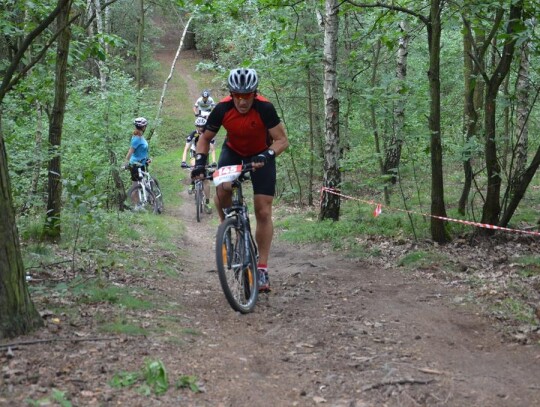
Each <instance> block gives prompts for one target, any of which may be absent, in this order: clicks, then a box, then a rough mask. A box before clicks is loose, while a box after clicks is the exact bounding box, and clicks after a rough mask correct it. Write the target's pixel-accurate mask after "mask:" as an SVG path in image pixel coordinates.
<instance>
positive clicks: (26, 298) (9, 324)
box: [0, 111, 43, 339]
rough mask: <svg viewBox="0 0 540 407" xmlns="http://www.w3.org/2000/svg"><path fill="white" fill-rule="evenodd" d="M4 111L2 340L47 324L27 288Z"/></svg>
mask: <svg viewBox="0 0 540 407" xmlns="http://www.w3.org/2000/svg"><path fill="white" fill-rule="evenodd" d="M1 115H2V113H1V111H0V253H1V255H0V339H4V338H12V337H15V336H19V335H23V334H25V333H28V332H30V331H32V330H34V329H36V328H38V327H40V326H41V325H43V321H42V320H41V317H40V316H39V314H38V312H37V311H36V309H35V307H34V304H33V303H32V300H31V299H30V294H29V292H28V286H27V284H26V275H25V271H24V266H23V262H22V256H21V247H20V243H19V234H18V232H17V225H16V223H15V212H14V210H13V205H12V202H13V201H12V196H11V187H10V181H9V172H8V165H7V155H6V148H5V145H4V137H3V135H2V128H1V122H2V117H1Z"/></svg>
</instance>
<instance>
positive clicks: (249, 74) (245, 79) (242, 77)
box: [228, 68, 259, 93]
mask: <svg viewBox="0 0 540 407" xmlns="http://www.w3.org/2000/svg"><path fill="white" fill-rule="evenodd" d="M228 83H229V90H230V91H231V92H234V93H251V92H255V91H256V90H257V85H258V84H259V78H258V77H257V72H256V71H255V69H249V68H237V69H233V70H232V71H231V72H230V73H229V79H228Z"/></svg>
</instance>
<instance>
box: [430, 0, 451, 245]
mask: <svg viewBox="0 0 540 407" xmlns="http://www.w3.org/2000/svg"><path fill="white" fill-rule="evenodd" d="M441 3H442V1H441V0H431V9H430V22H429V25H428V27H427V29H428V42H429V71H428V78H429V94H430V109H429V130H430V132H431V143H430V146H431V214H432V215H433V216H434V217H432V218H431V237H432V238H433V240H435V241H436V242H437V243H446V242H447V241H448V239H449V236H448V234H447V232H446V230H445V224H444V221H443V220H441V219H438V218H436V217H437V216H441V217H446V208H445V204H444V180H443V159H442V143H441V81H440V52H441Z"/></svg>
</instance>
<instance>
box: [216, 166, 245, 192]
mask: <svg viewBox="0 0 540 407" xmlns="http://www.w3.org/2000/svg"><path fill="white" fill-rule="evenodd" d="M241 173H242V166H241V165H227V166H225V167H221V168H220V169H218V170H216V171H214V174H213V175H212V177H213V179H214V185H215V186H216V187H217V186H218V185H219V184H223V183H224V182H232V181H234V180H235V179H237V178H238V177H239V176H240V174H241Z"/></svg>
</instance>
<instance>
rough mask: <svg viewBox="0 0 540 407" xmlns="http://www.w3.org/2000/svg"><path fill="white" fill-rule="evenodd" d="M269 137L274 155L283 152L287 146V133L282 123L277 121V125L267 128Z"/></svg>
mask: <svg viewBox="0 0 540 407" xmlns="http://www.w3.org/2000/svg"><path fill="white" fill-rule="evenodd" d="M268 133H269V134H270V137H271V138H272V144H271V145H270V147H268V148H271V149H272V150H274V153H276V157H277V156H278V155H280V154H281V153H282V152H284V151H285V150H286V149H287V147H289V139H288V138H287V133H285V127H283V123H279V124H278V125H277V126H275V127H272V128H271V129H269V130H268Z"/></svg>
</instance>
